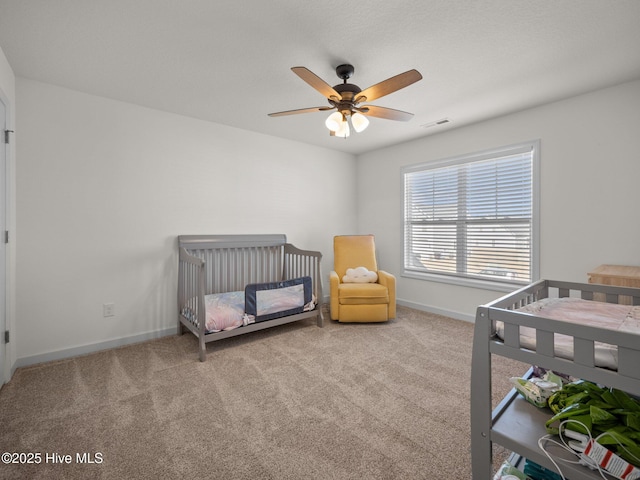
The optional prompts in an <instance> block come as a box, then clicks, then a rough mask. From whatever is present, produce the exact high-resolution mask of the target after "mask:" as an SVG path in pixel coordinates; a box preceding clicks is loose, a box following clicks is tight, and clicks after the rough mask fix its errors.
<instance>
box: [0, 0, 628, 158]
mask: <svg viewBox="0 0 640 480" xmlns="http://www.w3.org/2000/svg"><path fill="white" fill-rule="evenodd" d="M0 47H1V48H2V50H3V51H4V53H5V55H6V57H7V59H8V60H9V63H10V64H11V67H12V68H13V70H14V72H15V74H16V76H19V77H27V78H32V79H35V80H40V81H43V82H47V83H51V84H55V85H60V86H63V87H68V88H71V89H74V90H78V91H81V92H86V93H90V94H94V95H99V96H104V97H108V98H112V99H116V100H121V101H124V102H130V103H134V104H138V105H143V106H147V107H151V108H155V109H160V110H165V111H168V112H175V113H178V114H182V115H187V116H190V117H195V118H200V119H204V120H210V121H213V122H218V123H223V124H226V125H231V126H235V127H239V128H244V129H247V130H252V131H256V132H261V133H264V134H268V135H275V136H278V137H284V138H289V139H293V140H297V141H300V142H305V143H309V144H314V145H318V146H322V147H326V148H330V149H335V150H340V151H344V152H349V153H353V154H359V153H363V152H366V151H370V150H374V149H378V148H381V147H384V146H387V145H392V144H394V143H398V142H401V141H405V140H409V139H413V138H416V137H421V136H425V135H428V134H431V133H435V132H437V131H442V129H444V128H454V127H456V126H461V125H465V124H468V123H471V122H476V121H480V120H483V119H486V118H490V117H494V116H498V115H502V114H505V113H509V112H513V111H517V110H521V109H524V108H528V107H532V106H535V105H539V104H543V103H546V102H550V101H554V100H557V99H560V98H564V97H567V96H571V95H575V94H579V93H583V92H587V91H590V90H594V89H598V88H602V87H605V86H608V85H614V84H618V83H622V82H626V81H629V80H633V79H637V78H640V1H638V0H562V1H559V0H536V1H531V0H397V1H390V0H368V1H367V0H362V1H348V0H324V1H322V2H318V1H306V0H268V1H265V0H245V1H242V0H181V1H179V0H19V1H18V0H0ZM341 63H351V64H353V65H354V66H355V75H354V76H353V77H352V78H351V79H350V83H355V84H356V85H358V86H360V87H361V88H362V89H364V88H366V87H369V86H370V85H373V84H375V83H378V82H380V81H382V80H384V79H386V78H388V77H391V76H393V75H396V74H398V73H401V72H404V71H406V70H409V69H412V68H415V69H417V70H418V71H420V72H421V73H422V75H423V77H424V78H423V79H422V80H421V81H420V82H418V83H416V84H413V85H411V86H409V87H407V88H405V89H403V90H400V91H398V92H395V93H393V94H390V95H388V96H385V97H383V98H380V99H378V100H376V101H375V102H372V104H375V105H380V106H385V107H390V108H395V109H399V110H405V111H409V112H412V113H414V114H415V117H414V118H413V119H412V120H411V121H409V122H406V123H405V122H394V121H390V120H383V119H378V118H373V119H371V125H370V126H369V128H368V129H367V130H366V131H365V132H363V133H360V134H352V135H351V136H350V137H349V138H348V139H340V138H332V137H329V135H328V130H327V129H326V128H325V127H324V120H325V117H326V116H327V115H328V114H327V113H325V112H315V113H308V114H303V115H292V116H286V117H278V118H271V117H268V116H267V114H268V113H270V112H277V111H282V110H291V109H297V108H305V107H315V106H324V105H327V103H326V100H325V99H324V97H322V95H320V94H319V93H318V92H317V91H315V90H314V89H312V88H311V87H310V86H309V85H307V84H306V83H305V82H303V81H302V80H301V79H300V78H298V77H297V76H296V75H295V74H294V73H293V72H291V70H290V68H291V67H293V66H305V67H307V68H309V69H310V70H311V71H313V72H314V73H315V74H317V75H318V76H320V77H321V78H323V79H324V80H325V81H326V82H327V83H329V84H331V85H335V84H338V83H341V80H340V79H339V78H338V77H337V76H336V74H335V67H336V66H337V65H339V64H341ZM445 117H446V118H450V119H451V123H450V124H448V126H443V127H433V128H424V127H422V125H424V124H428V123H431V122H434V121H436V120H440V119H442V118H445Z"/></svg>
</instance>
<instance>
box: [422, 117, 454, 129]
mask: <svg viewBox="0 0 640 480" xmlns="http://www.w3.org/2000/svg"><path fill="white" fill-rule="evenodd" d="M447 123H451V119H450V118H442V119H440V120H436V121H435V122H431V123H424V124H422V125H420V126H421V127H422V128H431V127H439V126H440V125H445V124H447Z"/></svg>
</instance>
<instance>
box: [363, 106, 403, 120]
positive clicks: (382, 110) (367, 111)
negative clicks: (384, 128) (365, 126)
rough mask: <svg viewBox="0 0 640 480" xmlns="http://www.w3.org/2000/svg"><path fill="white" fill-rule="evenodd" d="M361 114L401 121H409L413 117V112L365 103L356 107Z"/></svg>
mask: <svg viewBox="0 0 640 480" xmlns="http://www.w3.org/2000/svg"><path fill="white" fill-rule="evenodd" d="M358 111H359V112H361V113H362V114H363V115H367V116H369V117H377V118H385V119H387V120H399V121H401V122H406V121H409V120H411V119H412V118H413V113H409V112H403V111H402V110H394V109H393V108H387V107H376V106H375V105H366V106H364V107H361V109H358Z"/></svg>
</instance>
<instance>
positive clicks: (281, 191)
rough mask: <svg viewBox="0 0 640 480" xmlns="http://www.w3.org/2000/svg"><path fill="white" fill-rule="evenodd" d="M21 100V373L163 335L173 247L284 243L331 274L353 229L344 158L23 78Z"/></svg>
mask: <svg viewBox="0 0 640 480" xmlns="http://www.w3.org/2000/svg"><path fill="white" fill-rule="evenodd" d="M17 98H18V106H17V122H18V124H17V130H18V131H19V133H20V135H19V137H18V141H17V144H18V147H17V148H18V155H19V162H18V170H17V210H18V228H19V233H20V235H19V250H18V274H17V318H18V320H19V321H18V325H17V335H16V337H17V342H18V343H17V351H18V363H19V365H24V364H28V363H33V362H35V361H42V360H48V359H51V358H58V357H62V356H66V355H70V354H74V353H82V352H83V351H88V350H90V349H91V348H94V347H87V346H90V345H91V344H99V345H98V347H105V346H110V345H112V344H118V343H122V342H123V341H126V339H129V341H130V340H136V339H142V338H147V337H150V336H153V335H157V334H163V333H172V332H173V331H174V329H175V328H176V300H175V297H176V276H177V247H176V243H177V242H176V236H177V235H180V234H200V233H285V234H287V237H288V240H289V241H290V242H292V243H294V244H295V245H297V246H298V247H300V248H305V249H312V250H320V251H322V252H323V254H324V256H325V258H324V260H323V261H324V265H323V269H324V270H325V272H328V270H329V269H330V266H331V265H332V264H333V261H332V255H333V253H332V238H333V235H335V234H338V233H343V232H344V231H352V230H353V229H354V228H355V227H354V225H355V222H356V209H355V205H356V198H355V193H350V192H353V191H354V189H353V185H354V184H355V181H356V180H355V173H356V162H355V158H354V157H353V156H351V155H348V154H342V153H337V152H333V151H330V150H326V149H321V148H318V147H312V146H308V145H304V144H302V143H297V142H291V141H288V140H282V139H278V138H275V137H270V136H266V135H261V134H256V133H252V132H248V131H244V130H239V129H235V128H230V127H226V126H223V125H219V124H213V123H208V122H204V121H200V120H195V119H191V118H187V117H182V116H178V115H174V114H169V113H165V112H160V111H156V110H151V109H147V108H142V107H139V106H135V105H131V104H126V103H121V102H116V101H112V100H108V99H104V98H100V97H95V96H90V95H86V94H82V93H79V92H76V91H70V90H66V89H62V88H58V87H55V86H52V85H48V84H43V83H39V82H35V81H31V80H27V79H23V78H18V79H17ZM325 277H326V275H325ZM327 288H328V287H327ZM111 302H112V303H114V304H115V310H116V316H115V317H113V318H103V316H102V305H103V303H111ZM123 339H125V340H123ZM110 341H113V342H111V343H110Z"/></svg>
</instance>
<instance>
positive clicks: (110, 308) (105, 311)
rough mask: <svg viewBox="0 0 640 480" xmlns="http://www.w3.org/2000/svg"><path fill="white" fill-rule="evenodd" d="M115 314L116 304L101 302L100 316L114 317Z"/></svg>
mask: <svg viewBox="0 0 640 480" xmlns="http://www.w3.org/2000/svg"><path fill="white" fill-rule="evenodd" d="M115 315H116V306H115V305H114V304H113V303H103V304H102V316H103V317H114V316H115Z"/></svg>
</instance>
